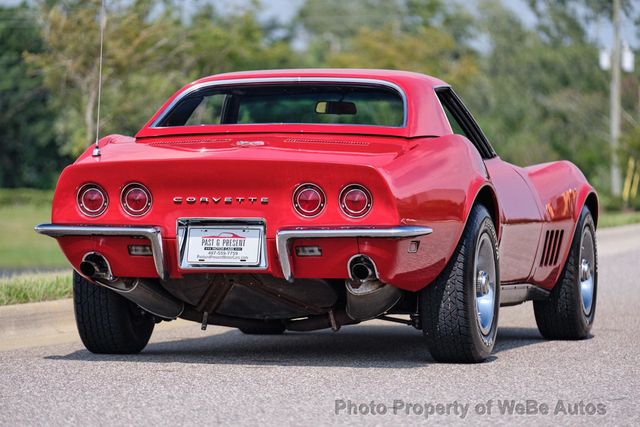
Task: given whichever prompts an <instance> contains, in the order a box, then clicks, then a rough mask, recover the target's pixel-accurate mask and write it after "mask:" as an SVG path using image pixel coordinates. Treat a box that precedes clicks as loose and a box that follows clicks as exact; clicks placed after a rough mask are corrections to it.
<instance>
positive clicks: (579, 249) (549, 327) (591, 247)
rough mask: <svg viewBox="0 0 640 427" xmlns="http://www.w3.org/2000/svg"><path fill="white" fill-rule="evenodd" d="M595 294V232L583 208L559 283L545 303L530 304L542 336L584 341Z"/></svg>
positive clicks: (586, 210) (590, 219) (593, 307)
mask: <svg viewBox="0 0 640 427" xmlns="http://www.w3.org/2000/svg"><path fill="white" fill-rule="evenodd" d="M597 290H598V257H597V248H596V228H595V224H594V223H593V217H592V215H591V212H590V211H589V209H588V208H587V207H586V206H585V207H584V208H582V212H581V214H580V219H579V221H578V224H577V226H576V232H575V235H574V236H573V241H572V242H571V249H570V251H569V256H568V258H567V262H566V263H565V265H564V268H563V270H562V273H561V274H560V278H559V279H558V282H557V283H556V285H555V286H554V288H553V289H552V290H551V294H550V295H549V298H548V299H546V300H544V301H534V302H533V309H534V312H535V315H536V323H537V324H538V330H540V333H541V334H542V336H543V337H545V338H547V339H565V340H576V339H583V338H586V337H587V336H588V335H589V331H590V330H591V326H592V325H593V319H594V317H595V314H596V296H597Z"/></svg>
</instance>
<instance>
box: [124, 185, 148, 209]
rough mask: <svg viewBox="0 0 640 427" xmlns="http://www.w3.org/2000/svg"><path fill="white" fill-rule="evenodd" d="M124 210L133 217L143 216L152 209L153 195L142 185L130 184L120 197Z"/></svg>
mask: <svg viewBox="0 0 640 427" xmlns="http://www.w3.org/2000/svg"><path fill="white" fill-rule="evenodd" d="M120 203H121V204H122V209H124V211H125V212H126V213H128V214H129V215H131V216H142V215H144V214H146V213H147V212H149V209H151V203H152V201H151V193H150V192H149V190H147V187H145V186H144V185H142V184H137V183H133V184H128V185H126V186H125V187H124V188H123V189H122V193H121V195H120Z"/></svg>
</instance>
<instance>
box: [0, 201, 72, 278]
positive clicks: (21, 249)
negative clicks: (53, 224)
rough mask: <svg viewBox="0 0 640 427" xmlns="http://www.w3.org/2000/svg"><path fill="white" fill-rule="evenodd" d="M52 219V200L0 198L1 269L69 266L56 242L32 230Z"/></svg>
mask: <svg viewBox="0 0 640 427" xmlns="http://www.w3.org/2000/svg"><path fill="white" fill-rule="evenodd" d="M0 191H2V193H6V192H7V190H0ZM50 221H51V205H50V204H49V203H45V202H38V203H32V202H30V203H7V202H6V201H5V200H3V199H2V198H0V268H7V269H21V268H58V267H67V266H68V265H69V264H68V263H67V261H66V258H65V257H64V256H63V255H62V252H61V251H60V248H59V247H58V244H57V243H56V241H55V240H54V239H52V238H51V237H47V236H42V235H40V234H37V233H36V232H35V231H33V227H34V226H35V225H36V224H40V223H42V222H50Z"/></svg>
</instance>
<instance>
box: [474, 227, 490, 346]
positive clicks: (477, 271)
mask: <svg viewBox="0 0 640 427" xmlns="http://www.w3.org/2000/svg"><path fill="white" fill-rule="evenodd" d="M473 271H474V278H475V281H476V283H475V285H476V286H475V289H476V293H475V303H476V304H475V306H476V314H477V319H478V326H479V327H480V332H482V335H483V336H485V337H486V336H488V335H489V333H490V332H491V327H492V325H493V317H494V313H495V310H494V308H495V304H496V263H495V257H494V247H493V243H492V241H491V239H490V237H489V234H488V233H487V232H483V233H482V234H481V235H480V237H479V239H478V244H477V247H476V254H475V260H474V267H473Z"/></svg>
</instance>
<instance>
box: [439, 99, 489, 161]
mask: <svg viewBox="0 0 640 427" xmlns="http://www.w3.org/2000/svg"><path fill="white" fill-rule="evenodd" d="M436 95H437V96H438V99H439V100H440V103H441V104H442V108H443V109H444V111H445V114H446V115H447V119H448V120H449V124H450V125H451V129H452V130H453V133H455V134H458V135H464V136H466V137H467V139H468V140H469V141H471V143H472V144H473V145H474V146H475V147H476V148H477V149H478V152H479V153H480V155H481V156H482V157H483V158H484V159H490V158H492V157H495V156H496V153H495V152H494V151H493V148H492V147H491V144H489V141H487V138H486V137H485V136H484V134H483V133H482V130H481V129H480V127H479V126H478V124H477V123H476V121H475V120H474V119H473V116H471V113H469V110H467V108H466V107H465V106H464V104H463V103H462V101H461V100H460V98H458V96H457V95H456V94H455V92H454V91H453V90H452V89H451V88H450V87H440V88H437V89H436Z"/></svg>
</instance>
